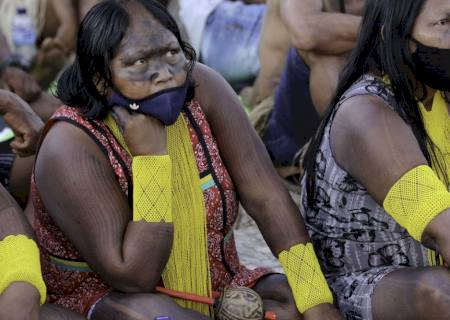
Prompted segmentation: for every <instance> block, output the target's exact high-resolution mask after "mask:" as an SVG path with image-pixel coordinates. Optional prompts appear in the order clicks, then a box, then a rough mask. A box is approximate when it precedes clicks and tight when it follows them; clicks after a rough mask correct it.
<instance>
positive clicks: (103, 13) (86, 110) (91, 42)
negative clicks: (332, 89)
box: [56, 0, 196, 119]
mask: <svg viewBox="0 0 450 320" xmlns="http://www.w3.org/2000/svg"><path fill="white" fill-rule="evenodd" d="M134 1H136V2H138V3H140V4H141V5H142V6H143V7H144V8H145V9H146V10H147V11H148V12H149V13H151V14H152V16H153V17H155V19H156V20H158V21H159V22H160V23H161V24H162V25H163V26H164V27H166V28H167V29H168V30H170V31H171V32H172V33H173V34H174V35H175V37H176V38H177V40H178V42H179V44H180V47H181V49H182V50H183V52H184V54H185V56H186V58H187V59H188V61H189V64H188V68H189V69H191V68H192V67H193V65H194V63H195V60H196V55H195V51H194V49H193V48H192V47H191V46H190V45H189V44H188V43H186V42H185V41H183V39H182V38H181V35H180V30H179V29H178V26H177V24H176V22H175V20H174V19H173V18H172V17H171V16H170V14H169V13H168V12H167V10H166V8H165V7H164V6H163V5H161V4H160V3H158V2H157V1H155V0H134ZM127 2H129V0H128V1H127V0H105V1H102V2H101V3H99V4H97V5H96V6H94V7H93V8H92V9H91V10H90V11H89V12H88V13H87V15H86V16H85V18H84V19H83V20H82V21H81V24H80V28H79V30H78V36H77V50H76V58H75V61H74V63H73V64H72V65H71V66H70V67H68V68H67V69H66V70H65V71H64V73H63V74H62V75H61V78H60V79H59V81H58V86H57V93H56V95H57V97H58V98H59V99H60V100H61V101H62V102H63V103H64V104H66V105H68V106H71V107H76V108H80V109H81V110H82V111H83V114H84V115H85V116H86V117H88V118H93V119H95V118H101V117H103V116H104V115H105V114H106V112H107V108H106V107H105V106H106V105H107V100H106V96H105V95H104V94H103V93H102V92H99V91H98V89H97V87H98V85H99V84H102V86H107V87H108V86H112V82H111V72H110V64H111V60H112V59H113V57H114V56H115V53H116V50H117V49H118V48H119V45H120V42H121V41H122V39H123V37H124V36H125V34H126V32H127V30H128V27H129V24H130V15H129V13H128V12H127V10H126V8H125V7H124V4H126V3H127Z"/></svg>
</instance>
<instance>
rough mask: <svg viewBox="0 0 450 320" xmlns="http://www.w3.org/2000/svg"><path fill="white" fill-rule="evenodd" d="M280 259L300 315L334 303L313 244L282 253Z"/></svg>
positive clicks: (293, 247) (298, 246) (301, 245)
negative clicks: (320, 305) (314, 308)
mask: <svg viewBox="0 0 450 320" xmlns="http://www.w3.org/2000/svg"><path fill="white" fill-rule="evenodd" d="M278 259H279V261H280V263H281V265H282V266H283V269H284V271H285V273H286V277H287V279H288V282H289V286H290V287H291V290H292V293H293V295H294V299H295V304H296V305H297V308H298V310H299V311H300V313H302V314H303V313H305V311H307V310H308V309H311V308H313V307H315V306H317V305H319V304H322V303H330V304H332V303H333V295H332V294H331V291H330V288H329V287H328V284H327V281H326V280H325V277H324V276H323V273H322V270H321V269H320V265H319V261H318V260H317V257H316V254H315V252H314V247H313V245H312V244H311V243H307V244H306V245H304V244H301V243H299V244H297V245H294V246H292V247H291V248H290V249H289V250H287V251H286V250H284V251H282V252H281V253H280V254H279V256H278Z"/></svg>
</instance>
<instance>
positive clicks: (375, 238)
mask: <svg viewBox="0 0 450 320" xmlns="http://www.w3.org/2000/svg"><path fill="white" fill-rule="evenodd" d="M355 96H374V97H377V98H379V99H381V100H383V101H384V102H385V103H386V104H387V106H389V107H390V108H392V109H394V110H395V99H394V95H393V93H392V92H391V91H390V89H389V87H388V86H387V85H386V84H385V83H384V82H383V81H382V80H381V79H378V78H375V77H373V76H370V75H365V76H363V77H362V78H361V79H360V80H358V81H357V82H356V83H355V84H353V86H352V87H351V88H349V89H348V90H347V92H346V93H345V94H344V95H343V96H342V97H341V99H340V101H339V103H338V105H337V106H336V108H335V110H334V112H333V114H332V115H331V118H330V121H329V122H328V123H327V125H326V127H325V131H324V135H323V138H322V142H321V145H320V147H319V150H318V153H317V155H316V160H315V168H314V179H315V182H316V189H315V191H316V194H317V196H316V201H314V204H313V206H312V207H309V206H308V201H307V200H308V197H307V192H306V175H305V176H304V177H303V180H302V182H301V183H302V192H301V204H300V206H301V212H302V214H303V215H304V219H305V223H306V226H307V229H308V231H309V234H310V236H311V239H312V242H313V243H314V248H315V250H316V253H317V255H318V258H319V260H320V263H321V266H322V270H323V271H324V274H325V276H326V278H327V281H328V283H329V285H330V287H331V289H332V290H333V292H334V294H335V296H336V301H337V303H338V306H339V308H340V310H341V312H342V313H343V314H344V315H345V316H346V319H350V320H360V319H364V320H371V319H372V301H371V299H372V295H373V292H374V290H375V287H376V285H377V284H378V282H379V281H380V280H381V279H382V278H383V277H384V276H385V275H387V274H389V273H390V272H392V271H394V270H397V269H399V268H405V267H424V266H428V265H429V258H430V257H431V255H432V252H431V250H428V249H426V248H425V247H424V246H422V244H421V243H419V242H418V241H416V240H414V239H413V238H412V237H411V236H410V235H409V234H408V232H407V231H406V229H404V228H403V227H402V226H400V225H399V224H398V223H397V222H396V221H395V220H394V219H393V218H392V217H391V216H390V215H389V214H388V213H387V212H386V211H385V210H384V209H383V208H382V207H381V206H380V205H378V204H377V203H376V202H375V200H374V199H373V198H372V196H371V195H370V194H369V193H368V191H367V189H366V188H364V187H363V186H362V185H361V184H359V183H358V182H357V181H355V179H354V178H353V177H352V176H350V174H349V173H348V172H346V171H345V170H344V169H342V168H341V167H340V166H339V164H338V163H337V162H336V160H335V158H334V156H333V152H332V149H331V143H330V131H331V126H332V123H333V119H334V117H335V115H336V112H337V111H338V110H339V107H340V106H341V105H342V104H343V103H344V102H345V101H346V100H348V99H350V98H352V97H355ZM400 116H402V118H404V119H405V117H404V116H403V115H400ZM433 258H435V259H438V257H436V256H433Z"/></svg>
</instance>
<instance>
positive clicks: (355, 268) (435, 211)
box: [301, 0, 450, 320]
mask: <svg viewBox="0 0 450 320" xmlns="http://www.w3.org/2000/svg"><path fill="white" fill-rule="evenodd" d="M449 91H450V1H448V0H373V1H368V2H367V5H366V8H365V15H364V19H363V23H362V26H361V32H360V36H359V39H358V42H357V45H356V48H355V50H354V51H353V53H352V56H351V58H350V61H349V63H348V66H347V67H346V69H345V70H344V72H343V74H342V76H341V80H340V84H339V86H338V90H337V93H336V96H335V99H334V102H333V104H332V107H331V108H330V109H329V110H328V114H327V115H326V117H325V119H324V121H323V123H322V125H321V127H320V129H319V132H318V134H317V136H316V139H315V140H314V141H313V142H312V144H311V147H310V149H309V155H308V156H307V173H306V176H305V177H304V178H303V181H302V201H301V207H302V208H301V209H303V212H304V214H305V217H306V218H305V221H306V225H307V228H308V229H309V230H310V235H311V238H312V241H313V243H314V245H315V248H316V250H317V252H318V255H319V260H320V261H321V262H322V267H323V268H324V273H325V275H326V277H327V280H328V282H329V284H330V286H331V288H332V290H333V291H334V293H335V296H336V298H337V302H338V305H339V307H340V310H341V312H343V313H344V314H345V315H346V317H347V318H348V319H382V320H388V319H408V320H413V319H414V320H418V319H449V318H450V298H449V297H450V272H449V270H448V264H447V263H449V262H450V233H449V232H448V230H449V227H450V193H449V190H450V116H449V114H450V109H449V102H450V94H449Z"/></svg>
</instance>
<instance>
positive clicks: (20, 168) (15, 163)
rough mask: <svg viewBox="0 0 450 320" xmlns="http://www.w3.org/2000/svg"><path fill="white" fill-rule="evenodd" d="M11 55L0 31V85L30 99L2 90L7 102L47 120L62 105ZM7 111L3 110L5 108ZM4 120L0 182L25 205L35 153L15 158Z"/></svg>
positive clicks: (1, 123)
mask: <svg viewBox="0 0 450 320" xmlns="http://www.w3.org/2000/svg"><path fill="white" fill-rule="evenodd" d="M10 57H11V52H10V50H9V46H8V43H7V41H6V39H5V38H4V37H3V35H2V34H1V32H0V89H7V90H8V91H11V92H14V93H16V94H17V95H18V96H19V97H21V98H22V99H24V100H25V101H26V102H29V106H28V105H27V103H26V102H25V101H22V100H21V99H19V98H18V97H15V96H14V95H13V94H9V95H5V94H4V97H5V98H4V99H6V98H8V99H9V100H11V101H13V102H11V103H9V104H12V105H16V104H19V105H22V108H24V110H28V109H29V108H30V106H31V109H32V110H29V113H30V114H32V115H34V114H37V115H38V116H39V117H40V118H41V120H42V121H44V122H45V121H47V120H48V118H50V116H51V114H52V113H53V112H54V111H55V110H56V109H57V108H58V107H59V106H60V105H61V102H60V101H59V100H58V99H56V98H55V97H53V96H52V95H50V94H48V93H46V92H43V91H41V88H40V86H39V85H38V84H37V82H36V80H35V79H34V77H33V76H31V75H30V74H29V73H27V72H26V71H24V70H23V69H22V68H21V67H20V66H18V65H16V64H15V62H14V60H11V59H9V58H10ZM7 111H8V110H5V112H7ZM33 111H34V112H33ZM10 113H12V112H10ZM6 115H8V112H7V113H6V114H5V115H3V114H0V116H6ZM6 122H7V121H5V119H1V118H0V180H1V181H0V183H2V184H3V186H4V187H5V188H6V189H7V190H8V191H9V192H10V193H11V194H12V195H13V196H14V198H15V199H16V200H17V201H18V202H19V204H20V205H21V206H24V205H25V203H26V200H27V198H28V193H29V190H30V181H31V171H32V167H33V162H34V157H24V158H22V157H18V158H17V157H16V156H15V154H14V153H13V150H12V149H11V146H10V143H11V142H12V141H13V138H14V132H13V130H11V128H9V127H8V126H7V123H6ZM31 129H32V128H31ZM35 143H37V141H35Z"/></svg>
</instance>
